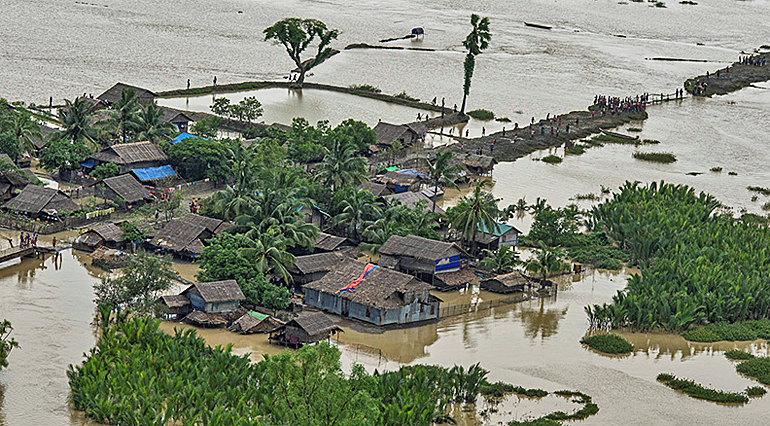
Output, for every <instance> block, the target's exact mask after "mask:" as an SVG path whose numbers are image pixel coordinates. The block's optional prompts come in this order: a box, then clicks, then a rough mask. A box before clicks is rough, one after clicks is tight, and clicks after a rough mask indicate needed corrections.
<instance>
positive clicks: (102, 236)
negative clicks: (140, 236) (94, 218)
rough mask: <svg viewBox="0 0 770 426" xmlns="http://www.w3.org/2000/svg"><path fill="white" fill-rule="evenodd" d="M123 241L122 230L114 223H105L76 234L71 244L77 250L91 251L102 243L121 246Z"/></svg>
mask: <svg viewBox="0 0 770 426" xmlns="http://www.w3.org/2000/svg"><path fill="white" fill-rule="evenodd" d="M123 242H124V240H123V230H122V229H120V227H119V226H118V225H115V224H114V223H105V224H104V225H100V226H97V227H95V228H93V229H91V230H89V231H86V232H84V233H82V234H80V235H78V237H77V238H76V239H75V242H74V244H73V245H72V246H73V247H74V248H76V249H78V250H84V251H93V250H95V249H96V248H97V247H100V246H102V245H104V246H108V247H111V248H121V247H122V245H123Z"/></svg>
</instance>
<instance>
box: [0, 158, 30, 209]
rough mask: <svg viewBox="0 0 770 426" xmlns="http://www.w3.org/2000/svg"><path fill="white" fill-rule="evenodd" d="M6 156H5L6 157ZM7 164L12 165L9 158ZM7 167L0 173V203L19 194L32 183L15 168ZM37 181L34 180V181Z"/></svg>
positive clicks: (24, 174) (28, 177)
mask: <svg viewBox="0 0 770 426" xmlns="http://www.w3.org/2000/svg"><path fill="white" fill-rule="evenodd" d="M6 156H7V155H6ZM7 162H8V163H10V164H11V165H13V162H12V161H10V157H9V158H8V160H7ZM6 167H8V168H7V169H6V170H5V171H4V172H0V195H1V196H2V201H8V200H10V199H11V198H12V197H13V196H14V195H16V194H18V193H20V192H21V191H22V190H23V189H24V188H25V187H26V186H27V185H29V184H30V183H32V182H33V180H32V178H31V177H30V176H28V175H27V174H26V173H24V172H23V171H22V170H19V169H16V168H15V166H14V167H12V166H6ZM36 180H37V179H35V181H36Z"/></svg>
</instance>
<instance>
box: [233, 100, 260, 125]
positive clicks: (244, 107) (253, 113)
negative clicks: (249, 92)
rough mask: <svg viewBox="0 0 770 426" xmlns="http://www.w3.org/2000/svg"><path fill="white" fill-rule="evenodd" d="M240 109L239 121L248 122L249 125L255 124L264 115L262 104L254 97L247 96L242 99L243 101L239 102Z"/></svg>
mask: <svg viewBox="0 0 770 426" xmlns="http://www.w3.org/2000/svg"><path fill="white" fill-rule="evenodd" d="M238 108H239V109H240V112H239V119H240V120H241V121H248V122H249V123H253V122H254V121H256V119H258V118H259V117H261V116H262V114H263V113H264V110H263V109H262V103H261V102H259V101H258V100H257V98H256V97H254V96H247V97H245V98H243V99H241V101H240V102H238Z"/></svg>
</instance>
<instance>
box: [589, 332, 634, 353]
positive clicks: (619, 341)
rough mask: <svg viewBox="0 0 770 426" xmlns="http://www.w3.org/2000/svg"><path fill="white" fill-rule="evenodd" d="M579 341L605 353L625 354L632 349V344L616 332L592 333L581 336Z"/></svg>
mask: <svg viewBox="0 0 770 426" xmlns="http://www.w3.org/2000/svg"><path fill="white" fill-rule="evenodd" d="M580 343H582V344H584V345H588V347H589V348H591V349H593V350H595V351H599V352H603V353H606V354H627V353H629V352H632V351H633V350H634V345H632V344H631V343H629V342H628V340H626V339H624V338H622V337H620V336H618V335H617V334H594V335H593V336H586V337H583V338H582V339H580Z"/></svg>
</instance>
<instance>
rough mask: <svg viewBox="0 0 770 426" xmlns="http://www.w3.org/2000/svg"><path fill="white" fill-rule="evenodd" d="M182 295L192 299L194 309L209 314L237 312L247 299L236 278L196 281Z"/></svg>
mask: <svg viewBox="0 0 770 426" xmlns="http://www.w3.org/2000/svg"><path fill="white" fill-rule="evenodd" d="M181 295H182V296H185V297H187V298H188V299H190V304H191V305H192V307H193V309H196V310H199V311H203V312H205V313H208V314H221V313H227V312H235V311H236V310H238V307H239V306H240V304H241V302H242V301H244V300H246V297H245V296H244V295H243V292H242V291H241V288H240V287H239V286H238V283H237V282H235V280H224V281H214V282H208V283H195V284H193V285H191V286H190V287H188V288H187V289H186V290H185V291H183V292H182V293H181Z"/></svg>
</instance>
